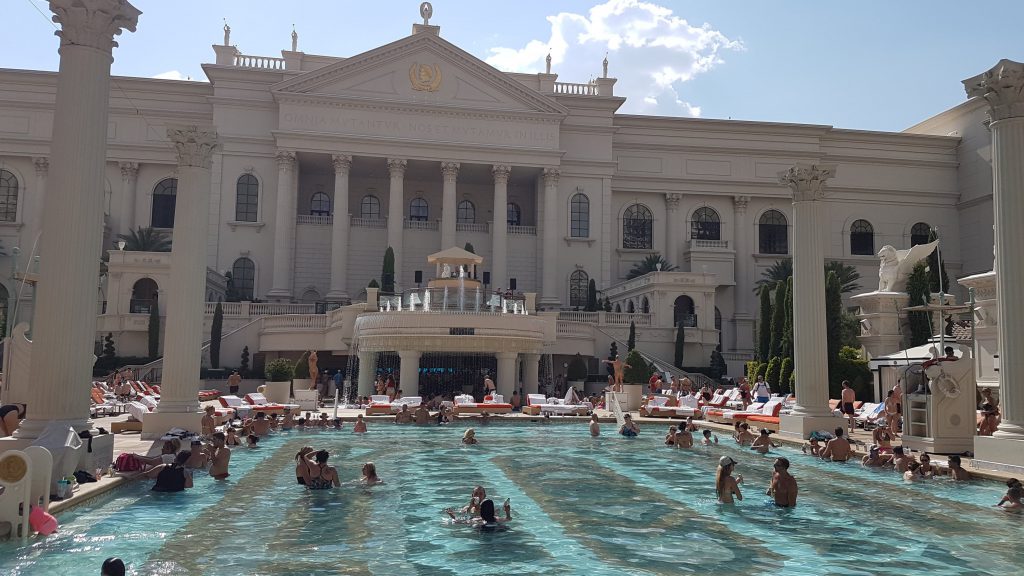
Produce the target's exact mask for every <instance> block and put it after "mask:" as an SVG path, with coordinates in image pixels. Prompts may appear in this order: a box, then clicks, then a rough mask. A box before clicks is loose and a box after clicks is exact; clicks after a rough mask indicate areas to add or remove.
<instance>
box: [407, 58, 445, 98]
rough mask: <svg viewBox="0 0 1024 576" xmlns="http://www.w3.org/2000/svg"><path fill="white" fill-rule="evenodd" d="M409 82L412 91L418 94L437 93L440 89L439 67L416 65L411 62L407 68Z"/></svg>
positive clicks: (435, 65)
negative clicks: (418, 92)
mask: <svg viewBox="0 0 1024 576" xmlns="http://www.w3.org/2000/svg"><path fill="white" fill-rule="evenodd" d="M409 81H410V82H412V89H413V90H419V91H420V92H437V89H438V88H440V87H441V67H440V66H438V65H437V64H434V65H430V64H417V63H416V62H413V64H412V66H411V67H410V68H409Z"/></svg>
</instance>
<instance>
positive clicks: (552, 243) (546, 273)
mask: <svg viewBox="0 0 1024 576" xmlns="http://www.w3.org/2000/svg"><path fill="white" fill-rule="evenodd" d="M561 174H562V173H561V172H560V171H559V170H558V168H545V169H544V176H543V178H544V255H543V256H542V258H543V266H542V268H541V271H542V272H543V273H542V274H541V277H542V279H543V285H542V286H541V294H542V296H541V299H540V303H541V304H543V305H544V306H550V307H552V308H556V307H558V305H559V299H558V293H559V285H558V275H557V273H556V271H557V266H558V178H559V177H560V176H561Z"/></svg>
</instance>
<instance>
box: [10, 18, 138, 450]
mask: <svg viewBox="0 0 1024 576" xmlns="http://www.w3.org/2000/svg"><path fill="white" fill-rule="evenodd" d="M50 10H51V11H52V12H53V13H54V17H53V21H54V22H56V23H58V24H60V25H61V29H60V31H59V32H57V36H59V37H60V50H59V52H60V69H59V73H58V74H57V95H56V100H55V102H54V114H53V133H52V137H51V142H52V144H51V147H50V164H51V166H50V173H49V182H48V184H49V186H50V193H49V194H46V196H45V200H44V208H43V212H44V213H45V214H48V217H47V218H45V219H44V220H43V221H42V226H43V235H42V241H41V249H40V252H39V253H40V259H39V260H40V271H39V274H40V282H39V292H38V299H37V301H36V302H35V304H36V310H35V324H34V326H33V329H32V335H33V342H32V349H33V350H34V351H35V353H34V354H32V362H31V375H32V376H31V377H32V385H31V386H29V387H27V390H28V393H27V395H26V401H27V404H28V420H26V421H25V422H24V423H23V424H22V426H21V427H20V428H19V429H18V432H17V435H18V436H19V437H21V438H37V437H38V435H39V433H40V432H41V431H42V430H43V428H44V427H45V426H46V425H47V424H48V423H49V422H50V421H61V422H66V423H67V424H68V425H70V426H74V427H75V428H76V429H84V428H86V427H87V426H88V419H89V395H88V394H86V393H85V392H83V391H82V386H83V385H88V382H89V381H90V378H91V377H92V363H93V356H92V352H93V351H92V343H93V341H94V340H95V339H96V312H97V310H96V292H95V290H94V289H93V287H95V286H96V285H97V284H98V282H99V264H100V263H99V258H100V249H101V247H100V244H101V242H102V241H103V228H102V223H103V195H104V194H103V192H104V183H105V176H104V171H105V168H106V159H107V110H108V105H109V99H110V64H111V62H113V56H112V54H113V48H114V46H117V43H116V42H114V36H116V35H118V34H120V33H121V30H122V29H128V30H131V31H134V30H135V24H136V23H137V22H138V18H139V14H141V12H139V10H137V9H136V8H135V7H134V6H132V5H131V4H129V3H128V2H126V1H124V0H93V1H90V2H81V1H78V0H50Z"/></svg>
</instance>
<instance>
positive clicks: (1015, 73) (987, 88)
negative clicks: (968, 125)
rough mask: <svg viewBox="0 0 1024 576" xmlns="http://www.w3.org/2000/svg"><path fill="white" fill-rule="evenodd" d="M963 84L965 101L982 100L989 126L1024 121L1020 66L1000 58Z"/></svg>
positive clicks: (1023, 66) (1023, 77)
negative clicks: (975, 98) (985, 103)
mask: <svg viewBox="0 0 1024 576" xmlns="http://www.w3.org/2000/svg"><path fill="white" fill-rule="evenodd" d="M963 84H964V90H966V91H967V96H968V97H969V98H974V97H976V96H978V97H981V98H984V99H985V101H986V102H987V103H988V107H989V108H988V116H989V118H990V119H991V121H992V122H995V121H998V120H1005V119H1007V118H1019V117H1024V64H1022V63H1020V62H1014V61H1013V60H1007V59H1005V58H1004V59H1002V60H1000V61H999V62H998V63H997V64H996V65H995V66H993V67H992V68H990V69H989V70H987V71H985V72H982V73H981V74H978V75H977V76H975V77H973V78H968V79H967V80H964V81H963Z"/></svg>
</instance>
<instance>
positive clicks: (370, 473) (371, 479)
mask: <svg viewBox="0 0 1024 576" xmlns="http://www.w3.org/2000/svg"><path fill="white" fill-rule="evenodd" d="M360 481H361V482H362V483H363V484H366V485H367V486H373V485H374V484H383V483H384V481H383V480H381V479H380V478H379V477H378V476H377V467H376V466H374V464H373V462H367V463H366V464H363V478H362V479H361V480H360Z"/></svg>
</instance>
